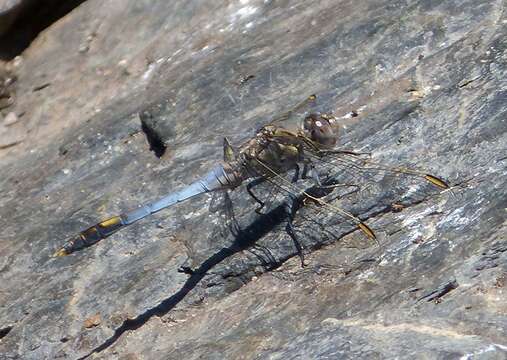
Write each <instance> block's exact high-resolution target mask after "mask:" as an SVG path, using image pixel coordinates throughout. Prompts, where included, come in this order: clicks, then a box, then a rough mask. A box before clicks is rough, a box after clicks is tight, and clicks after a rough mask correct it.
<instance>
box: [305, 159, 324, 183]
mask: <svg viewBox="0 0 507 360" xmlns="http://www.w3.org/2000/svg"><path fill="white" fill-rule="evenodd" d="M308 173H310V176H308ZM301 178H302V179H308V178H311V179H312V180H313V183H314V184H315V186H317V187H323V185H322V182H321V181H320V176H319V174H318V173H317V171H315V167H314V166H312V165H311V164H310V163H304V165H303V173H302V174H301Z"/></svg>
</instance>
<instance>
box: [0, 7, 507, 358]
mask: <svg viewBox="0 0 507 360" xmlns="http://www.w3.org/2000/svg"><path fill="white" fill-rule="evenodd" d="M506 25H507V14H506V12H505V2H504V1H486V0H484V1H456V0H447V1H430V0H420V1H387V0H384V1H381V0H378V1H363V2H352V1H345V0H343V1H321V2H318V3H314V2H312V4H311V5H310V3H309V2H304V1H238V2H204V1H202V2H199V1H173V2H167V1H162V0H160V1H150V2H140V1H133V0H132V1H130V0H122V1H120V0H113V1H108V2H101V1H94V0H90V1H87V2H85V3H83V4H82V5H81V6H79V7H78V8H77V9H75V10H74V11H73V12H71V13H70V14H68V15H67V16H66V17H65V18H64V19H62V20H61V21H59V22H57V23H55V24H53V25H52V26H51V27H50V28H48V29H47V30H46V31H45V32H44V33H42V34H41V35H40V36H39V37H38V38H37V39H36V40H35V41H34V42H33V43H32V45H31V46H30V47H29V48H28V49H27V50H26V51H25V53H24V54H23V63H22V65H21V66H20V67H19V68H18V73H17V77H18V81H17V83H16V86H17V91H16V94H17V99H16V104H15V105H13V106H11V107H10V108H9V109H8V110H9V111H14V112H15V113H16V114H17V116H18V117H19V121H18V122H16V123H15V124H13V125H12V126H16V127H17V128H18V129H24V130H25V134H26V138H25V140H24V141H23V142H22V143H20V144H18V145H15V146H12V147H9V148H7V149H3V150H0V151H2V153H0V154H1V155H2V156H1V157H0V164H1V167H2V176H1V177H0V189H1V194H2V196H1V198H0V204H1V206H0V226H1V228H2V236H1V237H0V354H1V357H2V358H5V359H54V358H68V359H77V358H80V357H83V356H86V355H88V354H90V353H91V352H94V353H93V355H92V356H91V357H92V358H100V359H111V358H112V359H115V358H118V359H160V358H164V359H179V358H182V357H184V358H185V359H222V358H227V359H253V358H261V359H264V358H270V359H282V358H283V359H287V358H288V359H296V358H303V359H336V358H400V359H412V358H441V359H449V358H451V359H453V358H456V359H458V358H464V359H471V358H480V359H501V358H505V357H506V356H507V340H506V339H507V302H506V300H507V296H506V290H505V287H506V286H507V242H506V239H505V233H506V223H505V205H506V198H507V197H506V192H507V190H506V189H507V186H506V173H507V171H506V161H507V157H506V155H505V150H506V148H507V137H506V133H505V130H506V128H507V126H506V123H505V121H506V107H507V106H506V104H507V102H506V100H507V80H506V72H507V68H506V62H507V53H506V42H507V41H506V39H507V37H506V34H507V26H506ZM252 76H253V77H252ZM313 93H315V94H317V95H318V99H319V103H318V106H319V107H320V110H323V111H333V112H334V113H335V114H337V115H338V116H341V115H344V114H346V113H348V112H350V111H356V112H357V113H358V114H359V116H357V117H353V118H350V119H347V120H346V121H345V120H344V121H345V123H344V126H345V127H344V129H343V132H342V137H341V144H340V145H341V146H343V147H347V148H354V149H361V150H365V151H371V152H372V155H373V158H374V159H377V160H379V161H383V162H386V163H389V164H392V165H407V166H412V167H417V168H421V169H426V170H427V171H429V172H430V173H433V174H437V175H439V176H441V177H443V178H445V179H447V180H448V181H449V182H450V183H451V184H453V185H455V188H454V189H453V191H452V194H451V192H443V193H438V191H435V190H431V189H428V188H427V187H424V186H423V185H421V184H419V186H415V185H414V183H412V182H409V181H408V180H407V179H401V178H400V179H393V178H388V177H380V178H378V179H376V180H377V181H376V182H375V183H373V184H369V185H370V187H369V190H368V191H365V193H364V196H361V197H358V198H351V200H350V204H348V205H349V206H350V208H351V209H353V211H354V212H355V213H357V214H359V215H360V216H361V217H362V218H363V219H365V220H366V221H367V223H368V224H369V225H370V226H371V227H372V228H374V229H375V231H376V232H377V234H379V240H380V243H381V247H376V246H366V247H362V248H358V247H353V246H347V244H355V243H357V242H361V241H362V240H361V239H362V236H361V234H359V232H358V231H352V229H351V228H350V227H346V226H342V225H341V224H332V223H330V222H326V221H328V220H330V221H331V220H332V218H331V217H330V216H329V217H330V219H328V218H327V217H326V216H324V217H323V218H322V223H323V224H325V225H327V226H329V229H331V231H330V232H331V233H332V234H331V235H327V236H322V235H321V234H322V233H319V232H313V231H307V232H304V226H303V225H305V223H304V222H303V223H302V226H301V233H302V235H303V236H302V238H301V240H302V242H303V244H304V247H305V250H306V252H307V259H308V260H309V265H308V266H306V267H305V268H301V267H300V264H299V260H298V258H297V256H296V250H295V248H294V245H293V243H292V242H291V241H290V239H289V237H288V236H287V235H286V234H285V233H284V232H283V231H282V230H283V223H280V222H281V218H282V216H281V214H280V211H279V209H278V208H276V207H274V208H272V209H271V210H270V212H269V213H268V215H266V216H257V215H256V214H255V213H254V212H253V209H254V207H255V206H254V204H252V202H251V201H250V199H249V198H248V196H246V195H245V194H244V193H242V192H238V193H237V194H233V196H234V200H235V204H236V205H235V206H236V207H235V209H236V211H238V212H239V213H240V214H241V215H240V217H239V221H240V223H241V224H242V226H243V231H242V232H241V233H240V234H239V235H237V236H234V235H233V234H231V233H227V232H223V231H220V229H219V228H220V226H219V225H217V223H219V222H220V221H219V220H218V219H217V216H218V215H217V214H213V213H211V214H210V213H209V212H208V207H209V202H210V198H209V197H206V196H204V197H201V198H197V199H193V200H191V201H188V202H186V203H183V204H180V206H177V207H174V208H171V209H168V210H166V211H164V212H161V213H158V214H156V215H154V216H152V217H151V218H149V219H146V220H145V221H142V222H140V223H139V224H136V225H133V226H131V227H130V228H128V229H126V230H124V231H122V232H119V233H117V234H115V235H114V236H112V237H110V238H108V239H106V240H104V241H102V242H100V243H99V244H97V245H96V246H94V247H91V248H89V249H87V250H84V251H81V252H79V253H76V254H75V255H71V256H68V257H64V258H52V257H51V255H52V254H53V252H54V251H55V250H56V249H57V248H59V246H61V245H62V244H63V242H64V241H65V240H66V239H67V238H68V237H69V236H71V235H74V234H75V233H76V232H77V231H79V230H82V229H83V228H84V227H86V226H88V225H91V224H93V223H94V222H96V221H97V220H100V219H102V218H105V217H107V216H108V215H113V214H117V213H120V212H121V211H123V210H126V209H129V208H132V207H133V206H136V204H137V203H138V202H144V201H148V200H152V199H155V198H157V197H159V196H160V195H162V194H165V193H167V192H168V191H170V190H171V189H176V188H179V187H181V186H183V184H185V183H188V182H190V181H192V180H194V179H196V178H198V177H199V176H200V175H202V174H204V173H205V172H206V171H207V170H208V169H209V168H210V167H211V166H212V165H213V164H214V163H216V161H218V160H219V159H220V158H221V152H222V150H221V141H222V137H223V136H224V135H226V136H228V137H229V138H230V139H231V140H232V141H233V142H234V143H235V144H239V143H241V141H243V140H245V139H247V138H248V137H249V136H252V135H253V134H254V133H255V131H256V129H257V128H258V127H259V126H260V125H261V124H263V123H265V122H267V121H268V120H269V119H270V118H271V117H273V115H275V114H279V113H280V112H283V111H284V110H286V109H288V108H290V106H291V105H293V104H295V103H297V102H298V101H300V100H301V99H304V98H305V97H306V96H308V95H309V94H313ZM139 114H141V115H139ZM141 117H143V119H144V123H145V126H147V127H149V128H152V129H153V130H154V131H155V133H156V134H158V136H159V139H160V140H161V141H162V142H163V144H164V146H165V152H164V154H163V155H161V157H157V156H155V154H154V153H153V152H151V151H150V144H148V143H147V141H146V138H145V135H144V133H143V131H142V129H141V119H140V118H141ZM366 195H368V196H366ZM393 203H402V204H403V208H402V209H401V211H396V212H395V211H392V210H393V207H392V204H393ZM304 210H305V209H303V211H302V214H301V215H302V216H303V218H304ZM181 266H185V267H188V268H190V269H192V270H193V273H192V274H190V275H189V274H187V273H185V272H181V271H178V269H179V268H180V267H181Z"/></svg>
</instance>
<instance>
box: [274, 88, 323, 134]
mask: <svg viewBox="0 0 507 360" xmlns="http://www.w3.org/2000/svg"><path fill="white" fill-rule="evenodd" d="M316 110H317V97H316V96H315V95H310V96H308V97H307V98H306V99H304V100H303V101H302V102H300V103H298V104H297V105H295V106H294V107H292V108H291V109H290V110H288V111H287V112H285V113H283V114H281V115H279V116H276V117H275V118H274V119H272V120H271V122H270V124H271V125H277V126H280V127H283V128H285V129H287V130H296V129H298V128H299V127H300V126H301V122H302V121H303V119H304V118H305V117H306V116H307V115H308V114H310V113H311V112H315V111H316Z"/></svg>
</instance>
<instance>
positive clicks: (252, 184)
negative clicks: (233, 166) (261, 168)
mask: <svg viewBox="0 0 507 360" xmlns="http://www.w3.org/2000/svg"><path fill="white" fill-rule="evenodd" d="M264 181H266V179H264V178H257V179H254V180H252V181H250V182H249V183H248V184H246V191H247V192H248V194H249V195H250V196H251V197H252V198H253V199H254V200H255V201H256V202H257V203H258V204H259V206H258V207H257V208H256V209H255V212H256V213H257V214H262V213H261V210H262V208H263V207H264V205H266V204H265V203H264V201H262V200H260V199H259V198H258V197H257V196H256V195H255V194H254V193H253V191H252V188H253V187H255V186H257V185H259V184H262V183H263V182H264Z"/></svg>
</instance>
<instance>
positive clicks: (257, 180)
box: [53, 95, 450, 261]
mask: <svg viewBox="0 0 507 360" xmlns="http://www.w3.org/2000/svg"><path fill="white" fill-rule="evenodd" d="M315 101H316V96H315V95H311V96H309V97H308V98H306V99H305V100H304V101H303V102H302V103H300V104H298V105H296V106H295V107H294V108H292V109H291V110H289V111H288V112H286V113H284V114H282V115H280V116H279V117H276V118H274V119H273V120H271V121H270V122H269V123H268V124H266V125H263V126H262V127H261V128H260V129H259V130H258V131H257V132H256V134H255V135H254V136H252V137H251V138H249V139H248V140H247V141H245V142H244V143H243V144H241V145H240V146H238V147H233V146H232V145H231V143H230V142H229V140H228V139H227V138H224V142H223V161H222V162H221V163H220V164H218V165H216V166H215V167H213V168H212V169H211V171H209V172H208V173H207V174H205V175H204V176H202V177H201V178H199V179H198V180H196V181H195V182H193V183H191V184H190V185H187V186H185V187H184V188H182V189H181V190H179V191H174V192H171V193H169V194H168V195H166V196H164V197H162V198H160V199H159V200H156V201H153V202H149V203H147V204H144V205H141V206H139V207H137V208H135V209H134V210H132V211H128V212H125V213H123V214H120V215H116V216H113V217H111V218H109V219H107V220H103V221H101V222H99V223H97V224H95V225H93V226H91V227H89V228H87V229H85V230H84V231H81V232H80V233H78V234H77V235H76V236H74V237H72V238H70V239H69V240H68V241H67V242H66V243H65V244H64V245H63V246H62V247H61V248H60V249H59V250H58V251H57V252H56V253H55V254H54V255H53V256H55V257H59V256H66V255H69V254H72V253H74V252H76V251H79V250H82V249H85V248H87V247H90V246H92V245H94V244H96V243H98V242H99V241H101V240H103V239H105V238H107V237H109V236H111V235H112V234H114V233H116V232H117V231H118V230H120V229H122V228H125V227H127V226H129V225H131V224H133V223H135V222H137V221H139V220H141V219H143V218H145V217H147V216H149V215H151V214H154V213H156V212H158V211H160V210H162V209H165V208H168V207H170V206H173V205H175V204H177V203H180V202H182V201H185V200H187V199H190V198H193V197H195V196H198V195H201V194H204V193H211V192H219V191H232V190H235V189H237V188H238V187H239V186H240V185H242V184H246V190H247V192H248V194H249V195H250V196H251V197H252V198H253V199H254V200H255V202H256V203H257V204H258V207H257V208H256V212H259V213H260V212H261V211H262V209H263V208H264V207H265V205H266V201H263V200H262V199H260V198H259V196H258V195H257V194H256V193H255V188H256V187H257V186H259V185H260V184H268V185H270V186H272V187H273V188H275V189H276V191H277V192H283V193H286V194H287V195H288V198H289V199H293V200H294V199H299V200H301V199H302V201H299V202H297V204H296V202H294V206H293V207H292V209H289V210H288V212H287V228H286V229H287V231H288V232H289V235H290V236H291V237H292V238H293V240H294V241H295V243H296V247H297V250H298V253H299V255H300V256H301V259H302V261H303V257H302V253H301V247H300V246H299V245H298V243H297V239H296V237H295V233H294V229H293V226H292V222H293V220H294V216H295V212H296V211H297V209H298V208H299V207H300V206H301V203H303V204H311V205H314V206H317V207H319V208H321V209H323V211H327V212H330V213H334V214H337V215H338V216H340V217H341V218H343V219H344V220H345V221H346V222H348V223H350V224H352V225H354V226H355V227H356V228H357V229H359V230H360V231H361V232H362V233H363V234H364V235H365V236H366V238H368V239H373V240H374V241H377V236H376V234H375V232H374V231H373V230H372V229H371V228H370V227H369V226H368V225H367V224H366V223H365V222H364V221H362V220H361V219H360V218H359V217H358V216H356V215H354V214H352V213H351V212H349V211H347V210H345V209H343V208H342V207H340V206H337V205H335V204H333V203H332V202H330V201H327V200H325V197H324V196H323V195H322V194H321V193H320V192H319V191H315V190H321V192H322V191H323V192H324V193H328V192H329V191H332V190H333V189H334V188H337V187H340V186H352V187H354V186H357V185H355V184H343V183H336V182H333V181H329V180H328V179H326V180H323V179H322V178H321V176H320V175H319V172H318V171H317V168H318V167H319V165H322V164H324V165H328V166H329V167H332V166H334V167H335V168H337V169H339V171H343V170H344V169H353V170H357V171H359V172H362V173H363V174H365V173H376V172H385V173H391V174H394V175H396V176H411V177H416V178H419V179H421V180H423V181H425V182H429V183H430V184H432V185H433V186H434V187H436V188H438V189H449V188H450V186H449V185H448V184H447V182H446V181H444V180H443V179H441V178H439V177H437V176H435V175H431V174H429V173H426V172H423V171H418V170H414V169H410V168H405V167H390V166H385V165H383V164H381V163H376V162H374V161H372V160H371V159H370V157H369V154H368V153H360V152H355V151H351V150H344V149H337V148H336V145H337V143H338V140H339V129H340V122H339V118H337V117H335V116H334V115H333V114H332V113H320V112H311V113H306V114H305V115H302V112H303V110H304V109H306V108H307V107H308V106H309V105H310V104H314V103H315ZM292 171H293V172H294V175H293V176H291V177H290V178H289V177H288V176H286V174H288V173H290V172H292ZM301 179H305V180H307V181H310V182H311V183H312V184H313V186H312V189H313V190H308V189H306V190H305V189H304V188H301V187H300V186H299V185H298V181H299V180H301Z"/></svg>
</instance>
